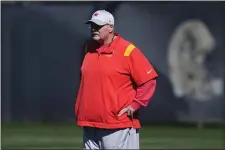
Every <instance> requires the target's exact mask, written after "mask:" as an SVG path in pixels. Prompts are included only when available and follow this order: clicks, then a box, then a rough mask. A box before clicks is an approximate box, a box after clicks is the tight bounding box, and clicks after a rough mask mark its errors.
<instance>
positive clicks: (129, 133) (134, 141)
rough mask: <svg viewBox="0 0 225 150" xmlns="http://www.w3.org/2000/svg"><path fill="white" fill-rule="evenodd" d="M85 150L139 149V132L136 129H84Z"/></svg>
mask: <svg viewBox="0 0 225 150" xmlns="http://www.w3.org/2000/svg"><path fill="white" fill-rule="evenodd" d="M83 148H84V149H139V131H138V129H134V128H125V129H99V128H91V127H84V128H83Z"/></svg>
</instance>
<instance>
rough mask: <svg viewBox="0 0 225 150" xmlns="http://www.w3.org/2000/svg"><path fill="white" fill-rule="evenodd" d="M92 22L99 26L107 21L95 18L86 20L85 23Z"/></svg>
mask: <svg viewBox="0 0 225 150" xmlns="http://www.w3.org/2000/svg"><path fill="white" fill-rule="evenodd" d="M91 23H95V24H97V25H99V26H103V25H105V24H106V23H105V22H102V21H99V20H95V19H92V20H88V21H87V22H85V24H91Z"/></svg>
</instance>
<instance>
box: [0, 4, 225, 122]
mask: <svg viewBox="0 0 225 150" xmlns="http://www.w3.org/2000/svg"><path fill="white" fill-rule="evenodd" d="M223 4H224V3H223V2H141V3H139V2H129V3H128V2H104V3H103V2H101V3H100V2H99V3H97V2H93V3H91V2H83V3H81V2H23V3H18V2H17V3H13V4H4V3H3V2H2V5H1V6H2V9H1V10H2V25H1V27H2V30H1V31H2V55H1V56H2V105H1V106H2V121H3V122H17V121H22V122H23V121H26V122H33V121H35V122H36V121H74V103H75V99H76V95H77V90H78V87H79V71H80V62H81V61H82V53H83V48H82V47H83V45H84V44H85V41H86V40H87V39H88V37H89V29H88V27H87V26H86V25H84V22H85V21H86V20H87V19H88V18H89V17H90V16H91V14H92V13H93V12H94V11H95V10H96V9H107V10H109V11H111V12H112V13H113V14H114V15H115V18H116V20H115V22H116V30H117V32H119V33H120V34H121V35H122V36H123V37H124V38H126V39H127V40H129V41H132V42H134V43H135V44H136V45H137V47H139V48H140V49H141V50H142V52H143V53H144V54H145V55H146V57H147V58H148V59H149V61H150V62H151V63H152V64H153V66H154V67H155V68H156V70H157V71H158V73H159V76H160V77H159V78H158V84H157V89H156V93H155V95H154V97H153V99H152V100H151V103H150V105H149V106H148V107H147V108H144V109H142V110H141V120H142V121H143V122H144V123H145V122H147V123H149V122H151V123H153V122H159V121H160V122H188V121H196V120H195V119H197V120H198V119H199V118H198V117H196V116H200V119H202V120H205V121H207V120H209V121H215V120H216V121H218V120H221V119H222V112H223V111H222V110H223V108H222V105H223V100H224V96H223V95H222V96H217V97H215V98H213V99H212V100H209V101H205V102H198V101H194V100H191V99H190V100H188V99H186V98H177V97H176V96H175V95H174V93H173V90H172V85H171V83H170V80H169V75H168V64H167V54H168V44H169V41H170V38H171V36H172V34H173V32H174V30H175V28H176V27H177V26H178V25H179V24H180V23H181V22H182V21H185V20H187V19H196V18H197V19H201V20H202V21H203V22H204V23H205V24H206V25H207V26H208V28H209V29H210V32H211V33H212V35H213V37H214V38H215V39H216V48H215V49H214V51H213V52H212V53H210V57H209V59H208V60H207V65H208V67H209V69H210V71H211V73H212V74H213V75H214V76H216V77H221V78H223V77H224V64H223V61H224V57H223V56H224V48H225V47H224V35H225V34H224V27H225V23H224V18H225V15H224V5H223Z"/></svg>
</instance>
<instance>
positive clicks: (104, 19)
mask: <svg viewBox="0 0 225 150" xmlns="http://www.w3.org/2000/svg"><path fill="white" fill-rule="evenodd" d="M90 23H95V24H97V25H100V26H102V25H105V24H110V25H114V17H113V15H112V14H111V13H110V12H108V11H106V10H98V11H96V12H95V13H94V14H93V15H92V17H91V20H88V21H87V22H86V24H90Z"/></svg>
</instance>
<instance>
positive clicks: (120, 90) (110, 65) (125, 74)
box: [75, 10, 158, 149]
mask: <svg viewBox="0 0 225 150" xmlns="http://www.w3.org/2000/svg"><path fill="white" fill-rule="evenodd" d="M86 23H87V24H89V25H90V28H91V34H92V40H91V41H90V42H89V43H88V44H87V46H86V50H85V51H86V54H85V57H84V60H83V63H82V67H81V82H80V88H79V92H78V96H77V100H76V104H75V116H76V120H77V124H78V126H81V127H83V143H84V145H83V146H84V149H139V132H138V129H139V128H140V127H141V125H140V122H139V120H138V110H139V108H140V107H141V106H144V107H145V106H147V105H148V103H149V99H151V97H152V96H153V93H154V91H155V87H156V79H155V78H156V77H157V76H158V75H157V73H156V71H155V70H154V68H153V67H152V65H151V64H150V63H149V61H148V60H147V59H146V57H145V56H144V55H143V53H142V52H141V51H140V50H139V49H138V48H137V47H136V46H135V45H134V44H132V43H131V42H129V41H127V40H125V39H123V38H122V37H121V36H120V35H119V34H117V33H115V32H114V17H113V15H112V14H111V13H109V12H107V11H105V10H98V11H96V12H95V13H94V14H93V15H92V18H91V20H89V21H87V22H86Z"/></svg>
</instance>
